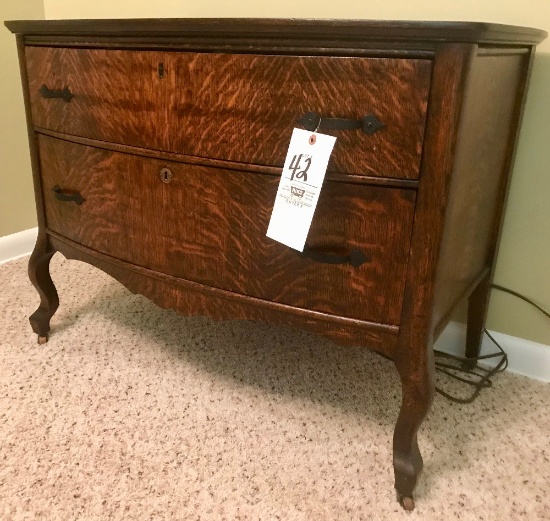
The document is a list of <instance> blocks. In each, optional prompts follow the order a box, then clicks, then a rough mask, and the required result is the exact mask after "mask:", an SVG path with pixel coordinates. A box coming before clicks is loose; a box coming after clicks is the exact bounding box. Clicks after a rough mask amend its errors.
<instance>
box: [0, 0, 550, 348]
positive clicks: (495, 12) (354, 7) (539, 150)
mask: <svg viewBox="0 0 550 521" xmlns="http://www.w3.org/2000/svg"><path fill="white" fill-rule="evenodd" d="M44 8H45V15H46V18H48V19H55V18H129V17H134V18H137V17H155V18H156V17H224V16H227V17H281V18H293V17H296V18H364V19H368V18H372V19H377V18H378V19H398V20H407V19H409V20H475V21H486V22H499V23H509V24H516V25H526V26H533V27H537V28H540V29H545V30H546V31H550V1H549V0H524V1H523V2H517V0H513V1H512V0H503V1H502V0H501V1H498V0H491V1H489V0H487V1H485V2H479V0H461V1H460V2H459V1H454V2H434V1H433V0H417V1H411V0H394V1H392V2H380V1H376V2H373V1H371V2H369V1H365V0H353V1H346V2H337V3H335V2H333V1H329V0H316V1H305V0H304V1H302V2H296V1H295V0H279V1H277V2H269V3H267V2H265V3H264V2H257V1H241V2H228V1H214V0H202V1H201V2H183V1H181V0H156V1H155V2H151V1H150V0H118V2H113V1H112V0H95V1H94V2H73V1H70V0H44ZM538 51H539V55H538V56H537V59H536V60H535V66H534V70H533V77H532V81H531V89H530V92H529V98H528V102H527V106H526V113H525V118H524V124H523V129H522V133H521V137H520V143H519V149H518V155H517V160H516V165H515V169H514V175H513V181H512V187H511V192H510V197H509V202H508V207H507V211H506V217H505V224H504V231H503V237H502V243H501V248H500V252H499V257H498V262H497V272H496V278H495V280H496V282H498V283H500V284H502V285H505V286H508V287H510V288H513V289H515V290H517V291H519V292H521V293H524V294H526V295H529V296H530V297H532V298H533V299H534V300H536V301H537V302H538V303H539V304H541V305H543V306H545V307H549V306H550V267H549V265H550V262H549V261H548V259H550V238H549V236H550V234H549V233H548V223H550V204H547V199H548V197H549V196H550V173H549V171H548V166H547V165H549V164H550V104H549V103H548V100H547V97H548V93H549V92H550V54H549V53H550V39H548V40H546V41H545V42H543V44H542V45H541V46H540V47H539V49H538ZM0 235H1V233H0ZM488 326H489V328H491V329H494V330H497V331H501V332H503V333H508V334H511V335H515V336H519V337H522V338H527V339H530V340H534V341H537V342H541V343H544V344H547V345H550V325H549V322H548V320H547V319H545V318H544V317H543V316H542V315H541V314H538V312H536V311H534V310H532V309H531V308H530V307H529V306H527V304H524V303H522V302H519V301H517V300H514V298H513V297H511V296H506V295H502V294H498V293H497V292H496V291H494V292H493V296H492V299H491V306H490V310H489V322H488Z"/></svg>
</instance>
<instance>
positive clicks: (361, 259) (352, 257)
mask: <svg viewBox="0 0 550 521" xmlns="http://www.w3.org/2000/svg"><path fill="white" fill-rule="evenodd" d="M298 255H299V256H300V257H302V258H304V259H311V260H313V261H315V262H320V263H322V264H351V265H352V266H353V267H354V268H358V267H359V266H361V264H364V263H365V262H370V259H369V258H368V257H367V256H366V255H365V254H364V253H363V252H360V251H359V250H351V251H350V252H349V253H348V254H347V255H337V254H333V253H327V252H324V251H315V250H313V249H311V248H310V247H309V246H308V245H307V244H306V245H305V246H304V251H303V252H301V253H300V252H298Z"/></svg>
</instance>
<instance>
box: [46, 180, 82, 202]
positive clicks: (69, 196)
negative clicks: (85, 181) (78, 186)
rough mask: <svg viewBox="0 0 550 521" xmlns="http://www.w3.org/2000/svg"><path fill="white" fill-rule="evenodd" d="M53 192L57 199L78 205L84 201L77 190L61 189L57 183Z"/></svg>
mask: <svg viewBox="0 0 550 521" xmlns="http://www.w3.org/2000/svg"><path fill="white" fill-rule="evenodd" d="M52 190H53V193H54V195H55V198H56V199H57V200H58V201H69V202H74V203H76V204H78V205H79V206H80V205H81V204H82V203H83V202H84V201H85V199H84V197H82V196H81V195H80V193H79V192H72V191H70V190H62V189H61V187H60V186H59V185H55V186H54V187H53V188H52Z"/></svg>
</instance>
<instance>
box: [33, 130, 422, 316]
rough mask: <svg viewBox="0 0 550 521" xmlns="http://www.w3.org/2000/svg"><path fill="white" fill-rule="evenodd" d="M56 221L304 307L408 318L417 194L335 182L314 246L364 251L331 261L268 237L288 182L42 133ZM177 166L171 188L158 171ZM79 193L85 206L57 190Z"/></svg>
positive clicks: (169, 268)
mask: <svg viewBox="0 0 550 521" xmlns="http://www.w3.org/2000/svg"><path fill="white" fill-rule="evenodd" d="M39 147H40V165H41V170H42V179H43V183H44V197H45V199H46V222H47V226H48V227H49V228H50V229H52V230H54V231H56V232H58V233H59V234H61V235H63V236H65V237H68V238H69V239H72V240H74V241H76V242H78V243H80V244H83V245H85V246H88V247H90V248H93V249H96V250H99V251H102V252H105V253H107V254H109V255H112V256H114V257H117V258H120V259H123V260H126V261H128V262H132V263H134V264H137V265H140V266H144V267H146V268H150V269H152V270H155V271H159V272H164V273H168V274H171V275H174V276H176V277H181V278H185V279H189V280H192V281H196V282H200V283H202V284H207V285H210V286H214V287H219V288H222V289H227V290H230V291H234V292H237V293H241V294H244V295H250V296H254V297H258V298H262V299H266V300H269V301H274V302H281V303H285V304H289V305H292V306H296V307H302V308H307V309H314V310H317V311H322V312H325V313H332V314H336V315H341V316H349V317H352V318H358V319H364V320H370V321H374V322H380V323H383V324H397V323H398V322H399V316H400V310H401V304H400V301H401V299H402V294H403V286H404V277H405V270H406V265H407V259H408V244H409V237H410V234H411V230H412V218H413V212H414V200H415V191H414V190H398V189H393V190H392V189H386V188H380V187H364V186H355V187H353V188H351V187H350V186H348V185H345V184H343V183H330V182H328V183H326V184H325V186H324V188H323V191H322V193H321V197H320V200H319V203H318V206H317V210H316V214H315V220H314V221H313V224H312V228H311V230H310V233H309V236H308V244H309V246H310V247H312V248H315V249H328V252H329V253H330V252H340V251H344V252H346V251H349V250H350V249H358V250H360V251H361V252H363V253H364V254H365V255H367V256H368V257H369V259H370V260H369V261H368V262H366V263H364V264H363V265H361V266H360V267H357V268H356V267H353V266H351V265H349V264H345V265H331V264H320V263H317V262H315V261H312V260H309V259H303V258H301V257H299V256H298V255H297V253H296V252H295V251H294V250H291V249H290V248H288V247H286V246H284V245H282V244H280V243H278V242H275V241H273V240H272V239H269V238H267V237H266V236H265V234H266V231H267V227H268V223H269V218H270V216H271V210H272V208H273V202H274V200H275V194H276V192H277V186H278V183H279V179H278V178H276V177H272V176H265V175H253V174H249V173H243V172H238V171H230V170H222V169H213V168H207V167H200V166H195V165H183V164H178V163H169V162H166V161H161V160H154V159H149V160H144V159H143V158H141V157H137V156H133V155H129V154H121V153H115V152H110V151H105V150H102V149H97V148H91V147H85V146H82V145H77V144H75V143H69V142H66V141H62V140H58V139H53V138H50V137H46V136H39ZM165 166H167V167H168V168H169V169H170V170H171V172H172V174H173V177H172V180H171V182H170V183H169V184H164V183H162V182H161V180H160V178H159V173H160V170H161V169H162V168H163V167H165ZM56 185H59V186H60V187H61V188H62V189H66V190H76V191H78V192H79V193H80V194H81V195H82V196H83V197H84V199H85V202H84V203H83V204H82V205H80V206H78V205H76V204H75V203H73V202H66V201H65V202H64V201H58V200H57V199H55V197H54V193H53V192H52V188H53V187H54V186H56Z"/></svg>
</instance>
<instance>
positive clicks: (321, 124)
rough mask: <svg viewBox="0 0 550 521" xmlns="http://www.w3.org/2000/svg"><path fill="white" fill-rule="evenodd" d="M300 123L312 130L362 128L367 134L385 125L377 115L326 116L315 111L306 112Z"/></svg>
mask: <svg viewBox="0 0 550 521" xmlns="http://www.w3.org/2000/svg"><path fill="white" fill-rule="evenodd" d="M298 123H300V125H302V126H303V127H305V129H306V130H309V131H311V132H315V131H317V129H319V128H324V129H326V130H354V129H358V128H360V129H361V130H362V131H363V132H364V133H365V134H369V135H371V134H374V133H375V132H376V131H377V130H380V129H381V128H382V127H385V126H386V125H384V123H382V122H381V121H379V120H378V118H377V117H376V116H373V115H372V114H367V115H366V116H365V117H364V118H363V119H359V120H357V119H344V118H324V117H322V116H320V115H319V114H317V113H315V112H308V113H307V114H304V115H303V116H302V117H301V118H300V119H299V120H298Z"/></svg>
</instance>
